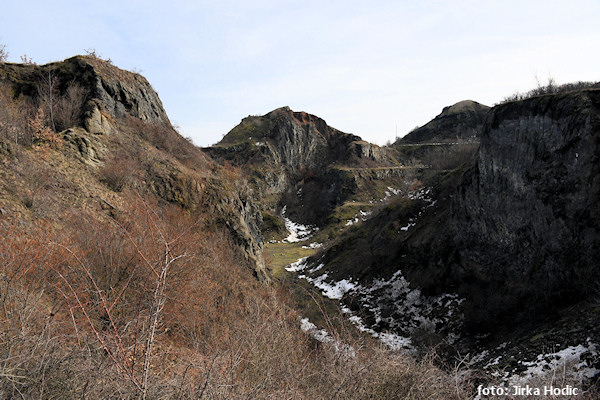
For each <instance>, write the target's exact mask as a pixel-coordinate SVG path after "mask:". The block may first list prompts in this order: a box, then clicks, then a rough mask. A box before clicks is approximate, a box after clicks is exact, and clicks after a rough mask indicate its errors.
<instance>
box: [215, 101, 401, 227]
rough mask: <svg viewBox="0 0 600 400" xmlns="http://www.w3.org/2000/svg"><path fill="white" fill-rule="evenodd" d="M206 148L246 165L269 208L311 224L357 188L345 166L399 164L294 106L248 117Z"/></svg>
mask: <svg viewBox="0 0 600 400" xmlns="http://www.w3.org/2000/svg"><path fill="white" fill-rule="evenodd" d="M206 151H207V152H208V153H209V154H211V156H213V157H214V158H215V159H219V160H227V161H229V162H232V163H233V164H234V165H237V166H242V167H243V168H244V169H245V170H246V172H247V173H248V176H249V179H250V181H251V183H252V187H253V189H254V190H255V193H256V198H257V200H258V201H259V202H260V203H261V204H263V206H264V207H265V208H267V209H271V210H275V209H277V208H281V207H283V206H284V205H285V206H287V210H288V211H289V212H290V214H289V215H290V216H292V217H293V218H294V219H295V220H298V221H300V222H303V223H309V224H321V223H323V222H324V220H325V218H326V217H327V215H328V214H329V212H331V210H333V209H334V208H335V207H336V206H338V205H340V204H342V203H343V202H344V200H345V199H346V198H348V196H350V195H351V194H352V192H353V191H354V190H355V189H356V183H355V182H352V179H351V178H349V177H348V174H347V173H345V172H344V171H342V170H340V167H356V168H362V167H369V166H372V167H378V166H383V165H387V166H395V165H396V164H395V160H394V159H393V158H392V157H391V156H390V155H389V154H388V152H387V150H386V149H384V148H380V147H379V146H376V145H374V144H371V143H367V142H365V141H363V140H361V139H360V137H358V136H355V135H351V134H347V133H343V132H340V131H338V130H337V129H335V128H332V127H330V126H328V125H327V123H326V122H325V121H324V120H322V119H321V118H318V117H316V116H314V115H311V114H307V113H305V112H294V111H292V110H291V109H290V108H289V107H283V108H279V109H276V110H274V111H272V112H270V113H268V114H266V115H264V116H260V117H247V118H244V119H243V120H242V122H241V123H240V124H239V125H238V126H236V127H235V128H234V129H232V130H231V131H230V132H229V133H228V134H227V135H226V136H225V137H224V138H223V140H222V141H221V142H220V143H218V144H217V145H215V146H213V147H211V148H208V149H206Z"/></svg>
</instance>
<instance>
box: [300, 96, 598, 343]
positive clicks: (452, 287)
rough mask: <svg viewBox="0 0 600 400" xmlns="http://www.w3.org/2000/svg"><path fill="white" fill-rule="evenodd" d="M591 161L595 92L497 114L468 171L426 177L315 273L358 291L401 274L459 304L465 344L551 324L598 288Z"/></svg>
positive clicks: (338, 245)
mask: <svg viewBox="0 0 600 400" xmlns="http://www.w3.org/2000/svg"><path fill="white" fill-rule="evenodd" d="M598 154H600V90H585V91H579V92H572V93H566V94H557V95H547V96H538V97H534V98H530V99H527V100H523V101H518V102H512V103H507V104H503V105H499V106H496V107H494V108H493V109H492V110H491V111H490V113H489V114H488V117H487V119H486V122H485V124H484V126H483V128H482V134H481V145H480V149H479V151H478V154H477V158H476V160H474V161H473V162H472V164H470V165H469V164H463V165H462V166H461V167H459V168H456V169H454V170H452V171H442V172H439V173H437V174H431V176H427V174H426V175H423V178H422V179H423V183H424V184H425V188H424V189H423V190H424V191H421V192H420V193H415V194H413V195H411V196H408V197H407V198H398V199H396V200H395V201H393V202H391V203H390V204H389V205H388V206H386V207H384V208H383V209H381V210H380V211H379V212H378V213H377V214H375V215H373V216H372V217H371V218H370V219H368V220H367V221H365V222H364V223H363V224H362V226H360V227H356V228H355V229H353V230H350V231H348V232H347V234H345V235H344V236H343V237H341V238H340V239H339V240H337V241H336V242H334V243H333V244H332V245H331V246H330V247H329V248H328V249H326V250H325V251H324V252H323V253H322V254H319V255H318V256H316V257H315V258H314V259H313V260H312V262H313V263H314V265H317V263H318V264H324V266H323V267H322V268H320V269H319V270H318V272H316V273H318V274H328V279H332V280H333V281H342V280H344V279H346V280H350V281H352V282H358V283H360V285H361V286H363V287H369V285H372V284H373V282H380V280H381V279H383V280H389V279H390V278H391V277H392V276H396V275H395V274H400V273H401V275H402V276H403V277H404V278H405V279H406V280H407V282H410V287H411V288H412V289H414V290H419V293H420V294H421V295H423V296H428V297H430V298H438V297H439V296H445V295H447V294H449V295H452V296H458V297H457V298H460V299H464V301H463V300H461V303H460V310H461V311H460V312H461V315H462V320H461V328H460V332H458V334H459V335H461V336H462V337H463V339H466V340H467V342H468V341H470V340H473V341H474V339H473V338H475V337H481V336H478V335H476V334H477V333H478V334H481V333H485V334H486V335H487V334H490V332H494V333H495V335H496V336H485V337H493V338H495V339H496V340H500V342H502V341H505V340H502V339H501V338H503V337H506V336H508V335H514V334H515V332H521V333H522V332H526V331H527V329H530V328H531V327H532V326H533V325H535V324H537V323H540V322H542V321H545V322H546V323H551V321H552V320H553V318H554V317H555V316H556V315H558V314H560V313H561V309H565V307H568V306H569V305H573V304H575V303H577V302H579V301H582V300H590V299H594V296H595V294H597V290H598V287H600V263H599V261H598V260H600V201H599V200H600V159H599V158H598ZM313 278H314V277H313ZM343 301H345V302H346V304H347V305H348V306H349V307H350V308H352V309H353V311H355V312H357V313H360V314H361V315H366V316H367V320H368V317H369V313H370V311H369V309H368V307H367V306H365V307H366V309H361V307H362V306H361V305H360V303H359V302H357V301H355V300H353V299H352V298H351V296H349V297H348V298H343ZM593 301H595V300H593ZM391 308H393V307H391ZM386 317H387V315H386ZM392 317H393V315H392ZM398 318H402V316H398ZM598 319H600V318H598V317H596V318H595V320H596V321H597V320H598ZM374 320H375V319H374ZM388 328H389V327H388ZM441 328H443V327H441ZM441 328H440V327H432V328H431V329H433V330H432V331H431V332H429V333H428V334H432V333H433V332H438V333H439V332H440V329H441ZM383 329H387V328H386V327H384V328H383ZM502 335H504V336H502ZM517 336H518V333H517ZM597 339H598V338H593V340H597ZM470 344H472V342H471V343H469V345H470Z"/></svg>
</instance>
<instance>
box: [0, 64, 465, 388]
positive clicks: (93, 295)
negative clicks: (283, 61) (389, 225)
mask: <svg viewBox="0 0 600 400" xmlns="http://www.w3.org/2000/svg"><path fill="white" fill-rule="evenodd" d="M0 101H1V106H0V237H1V241H0V397H2V398H65V399H68V398H90V399H98V398H149V399H150V398H152V399H159V398H214V399H231V398H277V399H280V398H306V399H331V398H340V399H347V398H356V399H364V398H373V399H375V398H380V399H389V398H423V399H425V398H438V399H449V398H468V397H469V390H468V389H464V388H465V387H468V386H467V385H465V386H462V385H463V382H462V380H460V379H459V380H458V381H457V378H458V375H453V374H450V373H447V372H442V371H441V370H440V369H438V368H437V367H435V366H434V365H433V363H432V360H431V359H423V360H422V361H419V362H417V361H415V360H413V359H411V358H409V357H406V356H403V355H401V354H397V353H391V352H389V351H388V350H386V349H384V348H382V347H380V346H379V345H378V344H376V343H375V342H373V341H371V340H370V339H369V338H365V337H359V336H357V335H356V334H355V332H354V331H343V330H340V331H337V333H335V332H333V331H331V332H330V334H331V335H332V336H331V337H332V338H333V339H332V340H331V341H329V342H325V343H321V342H318V341H315V340H314V339H312V338H311V337H310V336H309V335H307V334H305V333H304V332H302V331H301V329H300V321H299V316H298V315H297V313H296V312H295V311H294V309H293V308H292V307H291V305H292V304H293V302H292V301H291V300H290V298H289V294H288V292H287V291H286V289H285V287H279V286H277V285H273V284H269V280H270V278H269V274H268V273H267V272H266V269H265V266H264V262H263V261H262V257H261V249H262V239H261V235H260V232H259V224H260V222H261V219H262V218H261V214H260V212H259V211H260V209H259V208H258V207H257V206H255V205H254V204H253V203H252V201H251V198H252V196H251V192H250V190H249V188H248V187H247V185H246V181H245V179H244V177H243V176H242V175H241V174H240V172H239V171H238V170H236V169H235V168H232V167H222V166H219V165H217V164H215V163H214V162H213V161H212V160H211V159H210V158H208V157H207V156H205V155H204V153H203V152H202V151H200V150H199V149H197V148H195V147H194V146H192V145H191V144H190V143H189V142H188V141H186V140H185V139H183V138H182V137H180V136H179V135H178V134H177V132H175V131H174V130H173V128H172V127H171V125H170V122H169V120H168V118H167V117H166V114H165V113H164V110H163V109H162V106H161V104H160V100H159V99H158V96H157V94H156V93H155V92H154V90H152V88H151V87H150V85H149V84H148V82H147V81H146V80H145V79H144V78H143V77H141V76H139V75H136V74H132V73H129V72H127V71H123V70H120V69H118V68H116V67H114V66H112V65H111V64H109V63H107V62H105V61H102V60H99V59H97V58H94V57H74V58H72V59H69V60H66V61H65V62H62V63H54V64H48V65H45V66H34V65H18V64H0ZM332 318H333V317H326V319H328V320H330V321H331V320H332ZM331 326H338V324H333V323H332V325H331ZM342 326H343V325H342ZM461 379H462V378H461Z"/></svg>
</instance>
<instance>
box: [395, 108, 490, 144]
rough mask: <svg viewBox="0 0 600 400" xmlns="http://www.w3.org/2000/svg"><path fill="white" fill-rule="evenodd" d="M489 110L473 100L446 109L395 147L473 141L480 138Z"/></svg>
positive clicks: (401, 139) (398, 142)
mask: <svg viewBox="0 0 600 400" xmlns="http://www.w3.org/2000/svg"><path fill="white" fill-rule="evenodd" d="M489 109H490V108H489V107H488V106H484V105H483V104H479V103H477V102H475V101H472V100H464V101H461V102H458V103H456V104H454V105H452V106H448V107H445V108H444V109H443V110H442V112H441V113H440V114H439V115H438V116H437V117H435V118H434V119H433V120H431V121H430V122H428V123H427V124H425V125H423V126H422V127H420V128H416V129H414V130H413V131H411V132H410V133H408V134H407V135H406V136H404V137H402V138H400V139H399V140H398V141H397V142H396V143H395V145H396V144H398V145H400V144H408V143H428V142H448V141H450V142H452V141H457V140H473V139H475V138H478V137H479V134H480V130H481V127H482V126H483V123H484V121H485V117H486V114H487V112H488V111H489Z"/></svg>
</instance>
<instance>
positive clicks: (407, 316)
mask: <svg viewBox="0 0 600 400" xmlns="http://www.w3.org/2000/svg"><path fill="white" fill-rule="evenodd" d="M307 267H308V266H307V265H306V259H301V260H299V261H298V262H296V263H294V264H291V265H290V266H289V267H287V268H286V270H288V271H304V270H305V269H306V268H307ZM323 267H324V264H322V263H321V264H319V265H317V266H315V267H313V268H311V269H309V270H308V271H307V272H306V273H305V274H301V275H298V278H302V279H306V280H307V281H308V282H310V283H311V284H313V285H314V286H315V287H317V288H318V289H320V290H321V293H322V294H323V295H324V296H326V297H328V298H330V299H333V300H341V299H342V297H344V295H345V294H347V293H348V294H349V295H350V296H352V297H354V298H355V299H356V300H357V301H358V302H360V303H361V312H362V313H364V314H365V315H369V316H370V318H369V320H370V321H373V322H372V323H371V325H367V323H366V322H365V321H364V319H363V318H361V317H359V316H358V315H356V314H355V313H354V312H352V311H351V310H350V309H349V308H348V307H345V306H343V307H342V311H343V312H344V313H346V314H348V318H349V320H350V321H351V322H352V323H353V324H354V325H355V326H356V327H357V328H358V329H359V330H361V331H363V332H368V333H369V334H371V335H372V336H374V337H377V338H379V339H380V340H381V341H382V342H383V343H384V344H386V345H388V346H389V347H390V348H392V349H394V350H400V349H404V350H410V351H412V350H414V347H413V346H412V345H411V339H410V336H411V335H412V333H413V332H415V331H416V330H418V331H419V332H421V333H423V332H431V333H433V332H438V333H441V334H443V335H445V336H446V341H447V342H448V343H454V342H455V341H456V340H458V339H459V336H458V334H457V333H456V332H458V331H459V328H460V326H461V325H462V314H461V313H460V312H459V308H460V304H461V303H462V301H463V300H462V299H459V298H458V296H457V295H452V294H444V295H440V296H424V295H422V294H421V291H420V290H418V289H410V287H409V283H408V281H406V279H404V277H403V276H402V273H401V271H397V272H396V273H395V274H394V275H393V276H392V277H391V278H390V279H389V280H382V279H376V280H374V281H373V282H372V283H371V285H369V286H368V287H364V286H361V285H359V284H358V283H356V282H353V281H352V280H351V279H342V280H340V281H335V280H332V279H331V278H329V273H327V272H325V273H322V274H320V275H318V276H316V277H315V276H310V274H313V273H315V272H318V271H320V270H321V269H322V268H323ZM440 327H441V330H440Z"/></svg>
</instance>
